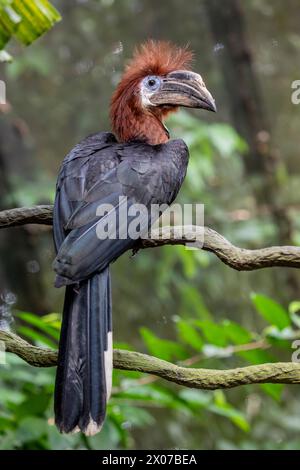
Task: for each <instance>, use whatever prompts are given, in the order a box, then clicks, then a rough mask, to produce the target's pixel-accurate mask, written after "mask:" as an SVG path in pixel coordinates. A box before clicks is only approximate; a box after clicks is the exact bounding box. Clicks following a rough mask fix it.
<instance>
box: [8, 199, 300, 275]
mask: <svg viewBox="0 0 300 470" xmlns="http://www.w3.org/2000/svg"><path fill="white" fill-rule="evenodd" d="M52 210H53V206H34V207H22V208H18V209H11V210H6V211H3V212H0V228H4V227H14V226H18V225H25V224H29V223H30V224H33V223H34V224H46V225H51V224H52ZM195 237H196V238H197V240H201V239H202V240H204V243H202V244H201V243H200V242H199V241H196V242H195ZM164 245H189V246H194V247H196V248H202V249H203V250H206V251H210V252H211V253H214V254H215V255H216V256H217V257H218V258H219V259H220V260H221V261H223V263H225V264H227V265H228V266H230V267H231V268H233V269H236V270H238V271H252V270H255V269H261V268H270V267H276V266H284V267H288V268H300V247H295V246H273V247H269V248H262V249H259V250H247V249H244V248H239V247H237V246H234V245H232V244H231V243H230V242H229V241H228V240H226V238H224V237H223V236H222V235H220V234H219V233H217V232H215V231H214V230H212V229H211V228H208V227H204V228H203V227H192V226H187V227H171V228H170V227H165V228H163V229H162V230H160V231H156V232H154V233H153V234H152V238H151V239H148V240H142V241H141V242H139V246H138V247H139V248H141V249H142V248H156V247H160V246H164Z"/></svg>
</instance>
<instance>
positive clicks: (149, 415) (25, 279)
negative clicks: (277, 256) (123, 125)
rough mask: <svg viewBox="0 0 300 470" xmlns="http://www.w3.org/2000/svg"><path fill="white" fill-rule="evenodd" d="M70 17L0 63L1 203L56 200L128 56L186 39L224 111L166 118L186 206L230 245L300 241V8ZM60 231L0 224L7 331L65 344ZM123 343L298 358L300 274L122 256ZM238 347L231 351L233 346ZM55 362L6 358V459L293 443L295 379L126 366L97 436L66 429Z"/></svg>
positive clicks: (202, 357) (163, 7)
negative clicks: (163, 372)
mask: <svg viewBox="0 0 300 470" xmlns="http://www.w3.org/2000/svg"><path fill="white" fill-rule="evenodd" d="M52 3H53V5H55V6H56V7H57V9H58V10H59V12H60V14H61V16H62V21H61V22H60V23H58V24H57V25H56V26H55V27H54V28H53V29H52V30H51V31H49V32H48V33H47V34H45V35H44V36H43V37H41V38H40V39H39V40H38V41H37V42H35V43H34V44H33V45H32V46H30V47H28V48H24V47H22V46H20V45H18V44H17V43H16V42H14V41H12V42H10V44H9V46H8V47H7V51H8V52H9V53H10V54H12V56H13V62H12V63H9V64H1V65H0V78H1V80H4V81H5V82H6V87H7V104H6V105H1V109H0V208H1V210H2V209H7V208H10V207H18V206H30V205H34V204H48V203H52V202H53V198H54V193H55V182H56V176H57V173H58V170H59V166H60V163H61V161H62V160H63V158H64V156H65V155H66V153H67V152H68V151H69V150H70V149H71V148H72V147H73V146H74V145H75V144H76V143H77V142H78V141H79V140H81V139H82V138H83V137H85V136H86V135H88V134H91V133H93V132H97V131H102V130H109V129H110V123H109V119H108V112H109V103H110V97H111V94H112V91H113V90H114V87H115V86H116V84H117V83H118V80H119V78H120V75H121V73H122V70H123V66H124V63H125V62H126V60H127V59H128V58H130V56H131V54H132V51H133V48H134V47H135V46H136V45H138V44H140V43H141V42H142V41H144V40H146V39H148V38H155V39H167V40H170V41H172V42H175V43H176V44H179V45H186V44H189V45H190V47H191V49H193V50H194V52H195V61H194V70H195V71H197V72H199V73H201V75H202V76H203V77H204V79H205V82H206V84H207V86H208V88H209V90H210V91H211V92H212V94H213V95H214V97H215V99H216V103H217V106H218V113H217V114H210V113H201V112H195V113H194V112H190V111H181V112H180V113H179V114H178V115H177V116H174V117H172V118H171V119H170V120H169V122H168V123H167V124H168V127H169V129H170V130H171V134H172V136H173V137H176V136H178V137H181V138H183V139H184V140H185V141H186V142H187V144H188V145H189V147H190V152H191V160H190V165H189V170H188V175H187V178H186V180H185V183H184V186H183V188H182V190H181V193H180V196H179V198H178V201H180V202H200V203H203V204H205V224H206V225H207V226H210V227H211V228H213V229H215V230H217V231H218V232H220V233H221V234H223V235H224V236H225V237H226V238H228V239H229V240H230V241H231V242H233V243H234V244H236V245H238V246H241V247H245V248H246V247H247V248H260V247H264V246H270V245H274V244H275V245H279V244H284V245H287V244H299V241H300V203H299V201H300V196H299V191H298V188H299V184H300V159H299V124H300V105H298V106H297V105H295V104H293V103H292V101H291V94H292V88H291V87H292V82H293V81H295V80H300V72H299V60H300V27H299V25H300V10H299V2H298V1H297V0H285V1H282V0H247V1H243V2H242V1H238V0H225V1H223V2H220V1H218V0H211V1H209V0H207V1H205V0H189V1H188V2H182V1H180V0H165V1H164V2H160V1H158V0H142V1H141V0H122V1H120V0H61V1H60V2H58V1H56V0H53V1H52ZM53 258H54V250H53V244H52V233H51V227H43V226H34V225H32V226H31V225H28V226H26V227H24V228H20V229H10V230H2V231H1V232H0V259H1V264H0V286H1V289H0V291H1V292H0V294H1V306H0V326H1V325H2V327H3V328H11V329H12V330H17V331H18V333H19V334H20V335H21V336H23V337H25V338H26V339H27V340H29V341H31V342H35V343H36V344H39V345H42V346H51V347H56V346H57V339H58V334H59V322H60V312H61V309H62V301H63V291H62V290H57V289H55V288H54V287H53V280H54V276H53V272H52V270H51V264H52V261H53ZM112 271H113V273H112V279H113V310H114V315H113V317H114V318H113V321H114V338H115V343H116V346H118V347H124V348H128V349H134V350H138V351H141V352H148V353H151V354H153V355H156V356H158V357H162V358H164V359H167V360H170V361H173V362H183V363H185V364H186V365H189V364H190V365H192V364H193V365H195V366H196V367H209V368H222V369H225V368H230V367H236V366H241V365H247V364H250V363H252V364H257V363H263V362H270V361H279V360H286V361H289V360H291V354H292V351H293V350H292V348H291V344H292V341H293V340H294V339H295V338H297V337H299V329H300V322H299V317H298V316H297V312H298V309H299V307H300V303H299V302H298V299H299V298H300V295H299V287H300V277H299V274H298V273H297V272H296V270H292V269H285V268H282V269H281V268H280V269H278V268H277V269H264V270H261V271H256V272H243V273H239V272H236V271H234V270H232V269H231V268H229V267H227V266H225V265H224V264H222V263H221V261H219V260H218V259H217V258H216V257H215V256H214V255H212V254H208V253H205V252H202V251H192V250H186V249H185V248H184V247H165V248H160V249H156V250H143V251H142V252H139V253H138V254H137V255H135V256H134V257H131V254H130V253H127V254H125V255H124V256H123V257H122V258H121V259H119V260H118V261H117V262H116V263H115V264H114V266H113V270H112ZM229 346H230V347H231V346H232V347H231V348H229V349H228V347H229ZM54 372H55V371H54V370H52V369H43V370H42V369H41V370H36V369H33V368H32V367H30V366H28V365H26V364H25V363H23V362H22V361H21V360H20V359H18V358H16V357H11V356H10V357H9V358H8V359H7V364H6V365H5V366H4V365H3V366H0V448H3V449H28V448H29V449H66V448H82V449H103V448H104V449H106V448H110V449H112V448H122V449H123V448H129V449H170V448H179V449H240V448H242V449H300V437H299V435H300V418H299V417H300V396H299V390H298V388H296V387H295V386H294V387H292V386H289V387H285V388H284V387H282V386H274V385H265V386H247V387H240V388H238V389H234V390H231V391H228V392H227V391H226V393H225V392H222V391H217V392H203V391H195V390H188V389H184V388H182V387H179V386H178V387H177V386H173V385H170V384H166V383H164V382H163V381H162V380H156V379H155V378H153V377H146V376H142V375H141V374H138V373H125V372H122V373H121V372H118V371H115V374H114V395H113V399H112V400H111V403H110V405H109V415H108V419H107V422H106V424H105V427H104V429H103V432H102V433H101V434H100V435H98V436H96V437H93V438H86V437H82V436H80V435H75V436H60V435H59V433H58V432H57V431H56V429H55V427H54V426H53V411H52V406H53V403H52V392H53V380H54Z"/></svg>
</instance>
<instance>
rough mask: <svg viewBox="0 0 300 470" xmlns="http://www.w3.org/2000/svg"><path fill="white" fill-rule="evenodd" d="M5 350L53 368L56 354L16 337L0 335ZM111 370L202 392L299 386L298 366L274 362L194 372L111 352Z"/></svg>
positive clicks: (146, 357) (153, 359)
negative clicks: (249, 386) (271, 385)
mask: <svg viewBox="0 0 300 470" xmlns="http://www.w3.org/2000/svg"><path fill="white" fill-rule="evenodd" d="M0 341H2V342H4V345H5V350H6V351H7V352H10V353H14V354H16V355H17V356H19V357H21V358H22V359H23V360H24V361H26V362H27V363H28V364H30V365H32V366H36V367H53V366H55V365H56V363H57V351H54V350H52V349H43V348H38V347H36V346H32V345H31V344H29V343H28V342H27V341H25V340H24V339H22V338H20V337H19V336H17V335H15V334H13V333H11V332H6V331H0ZM113 360H114V368H115V369H120V370H131V371H138V372H143V373H147V374H151V375H155V376H157V377H160V378H162V379H165V380H168V381H169V382H174V383H176V384H179V385H184V386H185V387H190V388H197V389H203V390H216V389H220V388H222V389H226V388H233V387H237V386H240V385H247V384H258V383H274V384H275V383H281V384H300V364H298V363H293V362H278V363H273V364H260V365H255V366H248V367H239V368H236V369H228V370H214V369H195V368H193V369H192V368H187V367H181V366H177V365H175V364H171V363H170V362H166V361H163V360H161V359H158V358H156V357H152V356H149V355H147V354H141V353H138V352H132V351H125V350H120V349H115V350H114V359H113Z"/></svg>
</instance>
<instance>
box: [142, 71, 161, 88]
mask: <svg viewBox="0 0 300 470" xmlns="http://www.w3.org/2000/svg"><path fill="white" fill-rule="evenodd" d="M160 83H161V80H160V78H159V77H156V76H154V75H153V76H152V75H151V76H149V77H146V78H145V79H144V84H145V86H146V87H147V88H148V90H150V91H155V90H157V89H158V88H159V87H160Z"/></svg>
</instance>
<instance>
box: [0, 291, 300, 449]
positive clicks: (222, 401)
mask: <svg viewBox="0 0 300 470" xmlns="http://www.w3.org/2000/svg"><path fill="white" fill-rule="evenodd" d="M251 298H252V300H253V302H254V304H255V306H256V308H257V311H258V313H259V314H261V315H262V316H263V318H264V319H267V320H268V322H269V323H270V325H269V326H267V327H266V328H264V329H263V330H262V331H261V332H260V333H257V332H252V331H249V330H247V329H246V328H245V327H242V326H241V325H239V324H238V323H235V322H233V321H231V320H227V319H225V320H220V321H219V322H214V321H212V320H208V319H206V320H199V319H198V318H189V319H187V318H180V319H179V318H177V317H175V318H174V327H175V331H176V332H177V340H176V341H171V340H168V339H162V338H159V337H158V336H157V335H156V334H154V333H153V332H152V331H151V330H149V329H147V328H142V329H141V336H142V338H143V341H144V344H145V346H146V348H147V350H148V352H149V353H150V354H153V355H155V356H156V357H159V358H162V359H165V360H169V361H174V362H178V363H180V364H182V365H193V364H195V365H196V364H197V366H198V367H209V366H210V363H211V364H212V365H213V366H214V367H222V368H224V367H225V364H224V360H226V361H230V364H231V365H232V364H233V363H232V361H233V359H234V358H236V359H235V360H234V363H236V364H239V365H246V364H259V363H263V362H269V361H270V360H277V357H276V355H277V353H276V349H277V347H278V346H279V347H285V346H286V345H285V346H283V345H282V344H280V343H279V344H277V343H276V344H275V346H274V343H273V341H272V338H273V337H272V335H270V332H269V329H270V327H271V328H272V329H273V330H274V331H277V332H282V331H283V330H282V329H280V328H282V327H283V326H285V327H286V328H287V326H286V324H285V323H284V322H283V318H284V319H286V315H285V314H286V312H285V310H284V308H283V307H281V306H280V305H279V304H277V303H276V302H275V301H272V299H269V298H267V297H266V296H263V295H261V294H252V296H251ZM299 305H300V304H299V303H298V302H293V303H292V304H291V305H290V307H289V311H290V312H292V314H294V312H295V311H296V310H298V308H299ZM272 312H275V314H274V321H273V322H272ZM278 312H280V314H279V313H278ZM16 317H17V318H18V320H19V322H18V328H17V331H18V333H19V334H23V335H24V336H26V337H27V338H28V339H30V340H32V341H33V342H35V344H37V345H39V346H49V345H50V346H52V347H57V341H58V336H59V329H60V316H59V315H58V314H56V313H51V314H48V315H45V316H43V317H39V316H36V315H34V314H32V313H28V312H16ZM289 328H290V333H289V342H291V341H292V340H293V339H295V338H299V336H300V335H299V331H298V330H297V329H294V328H293V327H292V326H291V324H290V322H289ZM262 341H263V342H264V343H265V344H264V348H267V349H269V350H270V351H271V352H272V355H271V353H270V352H269V351H266V350H265V349H261V345H262ZM256 344H257V349H255V345H256ZM117 346H118V347H122V346H123V347H124V346H125V347H126V346H127V345H120V344H119V345H117ZM289 347H291V345H290V343H289ZM220 358H222V363H219V362H218V361H219V360H220ZM54 373H55V370H54V369H53V368H49V369H38V370H37V369H34V368H33V367H30V366H28V365H27V364H25V363H24V362H23V361H21V360H20V359H19V358H17V357H16V356H12V355H7V364H6V365H5V366H2V367H1V379H0V410H1V416H0V436H1V444H0V449H11V448H14V449H27V448H28V449H29V448H30V449H51V448H52V449H53V448H57V449H64V448H70V447H72V448H75V449H84V448H87V449H102V448H103V449H104V448H113V447H115V448H119V447H122V448H124V447H125V448H130V447H131V446H132V445H133V440H132V435H131V431H134V430H136V429H138V428H139V427H146V426H152V425H153V424H154V423H155V417H154V415H153V413H152V410H155V409H156V408H157V407H158V408H164V409H168V410H169V412H170V413H175V415H178V413H180V414H182V415H183V416H186V417H189V419H192V420H196V421H199V422H203V419H204V414H207V413H208V414H213V415H215V416H219V417H220V418H221V419H226V420H229V422H231V423H232V425H233V426H236V427H237V428H239V429H240V430H241V431H242V432H244V433H248V432H250V429H251V426H250V422H249V419H248V418H247V415H246V414H245V413H244V412H243V411H241V410H239V409H238V408H236V407H235V406H233V405H232V404H231V403H230V402H229V401H228V399H227V396H226V394H225V393H224V392H222V391H220V390H219V391H216V392H206V391H200V390H189V389H184V388H180V387H177V386H172V385H170V384H168V383H166V382H164V381H161V380H158V379H157V378H151V377H145V376H144V375H143V374H141V373H138V372H125V371H124V372H121V371H115V372H114V387H113V397H112V399H111V401H110V403H109V406H108V418H107V421H106V423H105V426H104V430H103V432H101V434H100V435H97V436H95V437H92V438H87V437H84V436H82V435H81V434H76V435H71V436H61V435H59V433H58V432H57V430H56V428H55V426H54V423H53V411H52V407H53V389H54ZM261 389H262V391H263V392H264V393H266V394H267V395H269V396H271V397H272V398H274V399H275V400H280V397H281V394H282V390H283V386H276V385H272V384H264V385H262V386H261Z"/></svg>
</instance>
